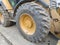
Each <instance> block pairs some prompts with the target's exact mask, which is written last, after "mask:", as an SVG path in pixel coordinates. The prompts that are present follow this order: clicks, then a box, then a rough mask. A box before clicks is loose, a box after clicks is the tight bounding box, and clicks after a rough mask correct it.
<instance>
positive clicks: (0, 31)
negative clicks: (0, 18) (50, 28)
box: [0, 25, 58, 45]
mask: <svg viewBox="0 0 60 45" xmlns="http://www.w3.org/2000/svg"><path fill="white" fill-rule="evenodd" d="M57 42H58V40H57V39H56V38H55V37H53V35H51V34H49V35H48V37H46V39H45V41H44V42H41V43H39V44H34V43H31V42H29V41H27V40H25V39H24V38H23V37H22V36H21V35H20V32H19V31H18V29H17V27H16V25H14V26H11V27H6V28H5V27H2V26H1V25H0V45H56V44H57Z"/></svg>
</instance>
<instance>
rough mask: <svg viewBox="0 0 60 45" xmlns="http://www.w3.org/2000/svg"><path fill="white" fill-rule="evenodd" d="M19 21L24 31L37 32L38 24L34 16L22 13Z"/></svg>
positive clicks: (28, 32)
mask: <svg viewBox="0 0 60 45" xmlns="http://www.w3.org/2000/svg"><path fill="white" fill-rule="evenodd" d="M19 22H20V27H21V29H22V31H23V32H24V33H26V34H28V35H32V34H34V33H35V30H36V24H35V21H34V20H33V18H32V16H30V15H29V14H22V15H21V16H20V21H19Z"/></svg>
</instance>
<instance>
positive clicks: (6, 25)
mask: <svg viewBox="0 0 60 45" xmlns="http://www.w3.org/2000/svg"><path fill="white" fill-rule="evenodd" d="M0 12H1V13H2V15H3V16H4V22H3V23H2V22H0V23H1V24H2V25H3V26H4V27H9V26H10V25H11V22H10V21H9V14H8V12H6V11H4V9H3V8H2V6H0Z"/></svg>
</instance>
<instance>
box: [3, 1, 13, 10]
mask: <svg viewBox="0 0 60 45" xmlns="http://www.w3.org/2000/svg"><path fill="white" fill-rule="evenodd" d="M2 2H3V3H4V5H5V7H6V9H13V8H12V6H11V5H10V3H9V1H8V0H2Z"/></svg>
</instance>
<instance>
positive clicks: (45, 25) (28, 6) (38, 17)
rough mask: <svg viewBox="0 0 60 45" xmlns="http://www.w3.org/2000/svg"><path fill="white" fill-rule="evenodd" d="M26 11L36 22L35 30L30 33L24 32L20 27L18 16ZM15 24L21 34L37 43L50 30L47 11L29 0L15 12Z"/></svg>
mask: <svg viewBox="0 0 60 45" xmlns="http://www.w3.org/2000/svg"><path fill="white" fill-rule="evenodd" d="M23 13H27V14H29V15H30V16H32V17H33V19H34V21H35V23H36V31H35V33H34V34H32V35H28V34H25V33H24V31H22V29H21V27H20V23H19V20H20V18H21V17H20V16H22V14H23ZM16 25H17V28H18V29H19V31H20V33H21V35H22V36H23V37H24V38H25V39H27V40H28V41H30V42H34V43H39V42H41V41H43V39H44V38H46V36H47V35H48V33H49V31H50V16H49V14H48V13H47V11H46V10H45V9H44V8H43V7H42V6H41V5H39V4H37V3H34V2H30V3H25V4H23V5H21V6H19V8H18V9H17V12H16Z"/></svg>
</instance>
